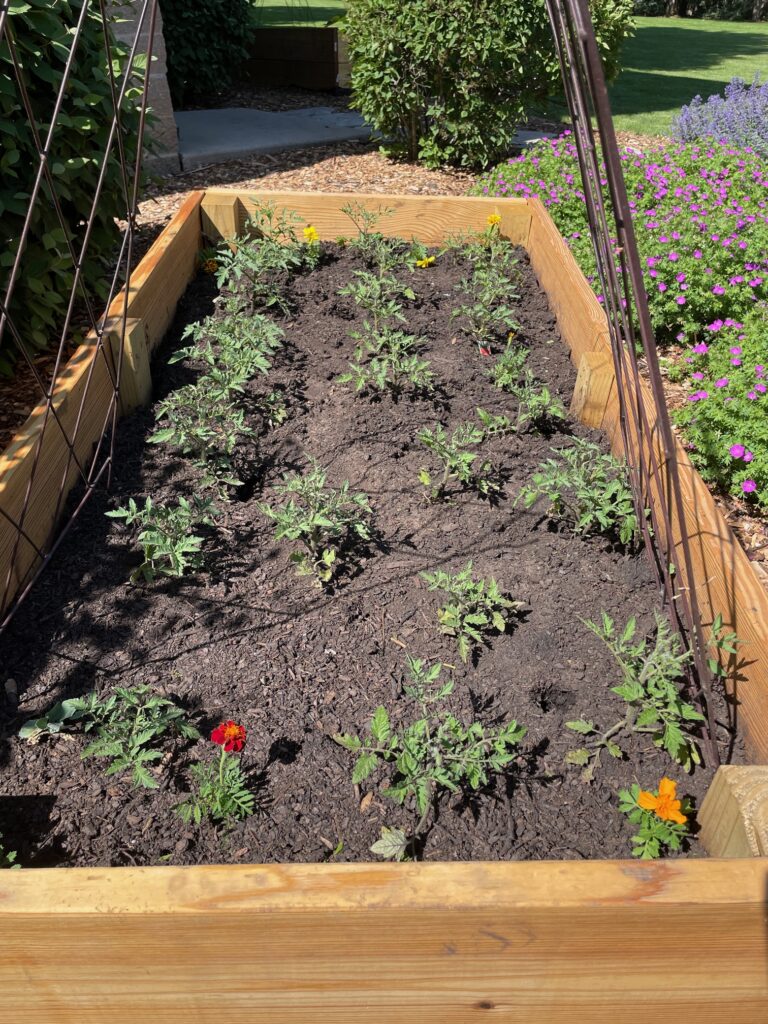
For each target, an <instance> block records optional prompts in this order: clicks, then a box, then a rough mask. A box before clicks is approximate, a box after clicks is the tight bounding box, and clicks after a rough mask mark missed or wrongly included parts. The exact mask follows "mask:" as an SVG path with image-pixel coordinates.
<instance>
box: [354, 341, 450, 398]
mask: <svg viewBox="0 0 768 1024" xmlns="http://www.w3.org/2000/svg"><path fill="white" fill-rule="evenodd" d="M365 326H366V327H370V325H369V324H366V325H365ZM420 345H421V341H420V339H419V338H415V337H414V336H413V335H411V334H405V333H404V332H403V331H395V330H391V329H385V330H383V331H381V332H379V333H378V334H376V333H375V332H374V331H373V329H372V328H371V329H370V330H368V331H366V332H365V341H364V344H363V345H361V346H360V347H359V348H357V349H356V351H355V360H356V362H354V363H350V364H349V370H348V372H347V373H342V374H341V376H340V377H339V378H338V380H339V383H342V384H347V383H351V384H354V386H355V389H356V390H357V391H363V390H367V391H370V392H371V393H373V394H381V393H382V392H385V391H388V392H389V393H390V394H391V395H392V397H393V398H394V399H395V401H397V400H398V399H399V397H400V396H401V395H402V393H403V392H404V391H405V390H406V389H407V388H408V386H409V385H410V387H411V389H412V391H413V393H414V394H416V395H419V394H429V393H430V392H431V391H432V386H433V380H434V374H433V373H432V371H431V370H430V368H429V363H428V361H427V360H426V359H422V358H420V356H419V355H418V348H419V347H420Z"/></svg>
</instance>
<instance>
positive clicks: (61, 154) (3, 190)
mask: <svg viewBox="0 0 768 1024" xmlns="http://www.w3.org/2000/svg"><path fill="white" fill-rule="evenodd" d="M83 5H84V0H11V3H10V6H9V7H8V8H7V22H6V32H8V33H9V34H10V35H12V38H13V40H14V48H15V51H16V55H17V58H18V60H19V63H20V65H21V68H22V72H23V79H24V83H25V87H26V90H27V93H28V96H29V102H30V105H31V108H32V110H33V112H34V115H35V120H36V126H37V131H38V133H39V135H40V137H41V139H42V140H45V139H46V136H47V133H48V129H49V126H50V122H51V117H52V115H53V108H54V102H55V97H56V93H57V92H58V89H59V87H60V85H61V82H62V80H63V77H64V72H65V68H66V64H67V60H68V58H69V52H70V49H71V47H72V38H73V32H74V26H75V25H76V23H77V22H78V20H79V18H80V15H81V13H82V10H83ZM128 53H129V51H128V48H127V47H126V46H124V45H123V44H121V43H116V42H114V41H112V43H111V56H112V71H113V74H114V76H115V90H116V92H117V93H119V91H120V89H121V87H122V82H123V78H124V74H125V72H126V70H127V58H128ZM144 65H145V61H144V58H143V57H141V56H139V57H138V58H137V60H135V61H134V63H133V65H132V78H131V86H130V88H128V89H127V90H126V92H125V98H124V101H123V104H122V107H121V112H120V118H121V132H120V134H121V137H122V144H123V146H124V151H125V158H126V161H127V163H128V166H129V167H130V166H132V165H133V163H134V162H135V158H136V133H137V129H138V124H139V108H140V97H141V82H142V77H143V74H144ZM113 109H114V108H113V100H112V92H111V87H110V68H109V62H108V59H107V51H106V47H105V43H104V25H103V21H102V18H101V15H100V12H99V5H98V4H93V3H90V4H88V7H87V11H86V13H85V16H84V19H83V22H82V29H81V34H80V39H79V43H78V46H77V50H76V52H75V54H74V58H73V61H72V64H71V68H70V73H69V77H68V84H67V88H66V91H65V95H64V100H63V104H62V107H61V112H60V114H59V117H58V119H57V127H56V130H55V131H54V133H53V137H52V140H51V146H50V150H49V156H48V166H49V167H50V169H51V173H52V176H53V179H54V181H55V188H56V196H57V198H58V201H59V205H60V207H61V211H62V214H63V218H64V222H65V224H66V225H67V231H66V234H65V232H64V229H62V227H61V225H60V223H59V219H58V217H57V214H56V210H55V207H54V204H53V201H52V196H51V192H50V187H49V186H48V184H47V183H46V182H44V183H43V185H42V189H41V191H40V193H39V198H38V200H37V202H36V203H35V207H34V212H33V214H32V219H31V221H30V226H29V233H28V236H27V241H26V246H25V249H24V254H23V256H22V261H21V272H20V275H19V277H18V278H17V281H16V286H15V289H14V294H13V298H12V300H11V304H10V311H11V316H12V317H13V320H14V323H15V326H16V328H17V329H18V331H19V333H20V335H21V340H22V343H23V344H24V345H25V346H27V347H28V349H30V350H31V351H33V352H34V351H35V350H42V349H45V348H48V346H49V345H50V344H51V342H52V341H53V340H54V339H55V337H56V335H57V334H58V333H59V332H61V330H62V328H63V325H64V320H65V316H66V312H67V305H68V302H69V296H70V293H71V290H72V285H73V283H74V264H73V260H72V258H71V256H70V255H69V250H68V248H67V238H69V241H70V242H71V244H72V247H73V249H74V251H75V253H76V254H78V255H79V253H80V250H81V248H82V244H83V241H84V237H85V232H86V223H85V221H86V219H87V218H88V217H89V216H90V213H91V207H92V205H93V202H94V197H95V195H96V193H97V190H98V187H99V177H100V166H101V162H102V157H103V155H104V153H105V152H106V149H107V144H108V142H109V132H110V126H111V123H112V116H113ZM0 135H2V138H3V145H2V152H1V155H0V294H3V295H4V294H5V289H6V287H7V282H8V276H9V273H10V268H11V264H12V263H13V260H14V259H15V257H16V253H17V251H18V247H19V241H20V238H21V233H22V228H23V225H24V220H25V216H26V213H27V205H28V198H29V196H30V194H31V190H32V187H33V184H34V178H35V175H36V173H37V168H38V165H39V157H38V151H37V146H36V144H35V140H34V135H33V131H32V128H31V126H30V125H29V123H28V119H27V115H26V112H25V109H24V105H23V101H22V97H21V95H20V93H19V90H18V87H17V85H16V80H15V75H14V72H13V68H12V60H11V55H10V51H9V47H8V42H7V40H6V39H3V40H2V41H0ZM125 215H126V199H125V192H124V187H123V176H122V172H121V170H120V161H119V156H118V151H117V147H116V144H115V143H113V146H112V149H111V153H110V156H109V158H108V160H107V163H106V173H105V176H104V180H103V184H102V186H101V193H100V197H99V201H98V205H97V212H96V214H95V216H94V218H93V222H92V228H91V231H90V240H89V245H88V250H87V253H86V254H85V257H84V259H83V260H82V266H81V286H80V289H79V295H80V296H82V295H83V294H87V295H88V296H89V297H90V298H91V300H95V302H96V304H97V305H98V302H99V301H101V300H103V299H104V298H106V294H107V293H106V286H105V274H104V260H105V259H110V258H111V257H112V254H113V250H114V248H115V246H116V244H117V242H118V240H119V233H118V229H117V227H116V225H115V218H116V217H121V218H125ZM15 355H16V346H15V344H14V342H13V341H11V338H10V332H9V330H6V332H5V337H4V341H3V347H2V348H0V372H2V373H7V372H9V371H10V369H11V366H12V363H13V360H14V358H15Z"/></svg>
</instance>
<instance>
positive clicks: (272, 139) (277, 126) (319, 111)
mask: <svg viewBox="0 0 768 1024" xmlns="http://www.w3.org/2000/svg"><path fill="white" fill-rule="evenodd" d="M175 117H176V125H177V127H178V129H179V153H180V155H181V166H182V169H183V170H185V171H192V170H194V169H195V168H196V167H205V166H207V165H208V164H218V163H223V162H224V161H225V160H237V159H238V158H242V157H248V156H252V155H253V154H255V153H271V152H274V151H276V150H279V149H301V148H302V147H304V146H318V145H323V144H324V143H328V142H345V141H347V140H349V139H368V138H370V136H371V130H370V128H369V127H368V126H367V125H366V123H365V122H364V121H363V119H362V117H361V116H360V114H357V113H355V112H354V111H348V112H346V111H339V110H333V109H331V108H330V107H307V108H305V109H301V110H280V111H271V110H252V109H250V108H247V107H229V108H225V109H223V110H182V111H176V114H175Z"/></svg>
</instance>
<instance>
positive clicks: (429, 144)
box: [342, 0, 632, 167]
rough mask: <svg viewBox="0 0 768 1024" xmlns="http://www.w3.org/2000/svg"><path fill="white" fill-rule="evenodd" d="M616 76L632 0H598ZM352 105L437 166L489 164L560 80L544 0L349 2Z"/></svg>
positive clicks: (598, 19)
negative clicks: (536, 105) (527, 113)
mask: <svg viewBox="0 0 768 1024" xmlns="http://www.w3.org/2000/svg"><path fill="white" fill-rule="evenodd" d="M590 6H591V8H592V13H593V17H594V19H595V24H596V30H597V37H598V45H599V46H600V50H601V53H602V55H603V60H604V62H605V63H606V70H607V71H608V74H609V76H613V75H615V74H616V72H617V71H618V64H617V54H618V50H619V46H620V44H621V42H622V40H623V39H624V38H625V37H626V35H627V34H628V33H629V31H630V26H631V10H632V0H592V3H591V4H590ZM342 29H343V30H344V31H345V32H346V34H347V37H348V39H349V47H350V60H351V63H352V90H353V97H352V98H353V105H354V106H355V108H356V109H358V110H360V111H361V113H362V114H363V116H364V117H365V119H366V120H367V121H368V122H369V123H370V124H371V125H373V127H374V128H376V129H377V130H378V131H379V132H381V134H382V135H383V136H384V137H385V138H387V139H391V140H392V141H393V147H394V149H395V150H397V151H401V152H403V153H405V155H406V156H407V157H408V159H410V160H416V159H420V160H422V161H423V162H424V163H426V164H427V165H428V166H430V167H438V166H441V165H442V164H446V163H448V164H457V165H459V166H462V167H477V166H487V165H488V163H489V162H490V161H492V160H493V159H494V158H497V157H500V156H501V155H502V154H505V153H506V152H507V150H508V148H509V144H510V142H511V140H512V137H513V135H514V133H515V130H516V128H517V126H518V125H519V124H520V123H521V121H523V119H524V117H525V113H526V111H527V110H529V109H530V108H531V107H532V106H533V105H534V104H535V103H537V102H538V101H541V100H543V99H544V98H545V97H546V96H548V95H550V94H551V93H553V92H556V91H559V88H560V80H559V74H558V65H557V60H556V56H555V52H554V43H553V41H552V36H551V32H550V29H549V23H548V21H547V15H546V9H545V4H544V0H453V2H452V3H450V4H447V3H442V2H438V0H411V2H410V3H402V2H401V0H350V2H349V3H348V5H347V14H346V18H345V19H344V22H343V23H342Z"/></svg>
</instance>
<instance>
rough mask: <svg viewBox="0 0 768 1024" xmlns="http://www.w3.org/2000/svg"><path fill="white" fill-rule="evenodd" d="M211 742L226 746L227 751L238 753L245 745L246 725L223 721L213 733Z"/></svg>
mask: <svg viewBox="0 0 768 1024" xmlns="http://www.w3.org/2000/svg"><path fill="white" fill-rule="evenodd" d="M211 742H212V743H218V744H219V746H221V747H224V749H225V750H226V751H227V753H232V752H233V751H234V752H235V753H238V752H239V751H241V750H242V749H243V747H244V746H245V727H244V726H242V725H238V724H237V722H222V723H221V724H220V725H217V726H216V728H215V729H214V730H213V732H212V733H211Z"/></svg>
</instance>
